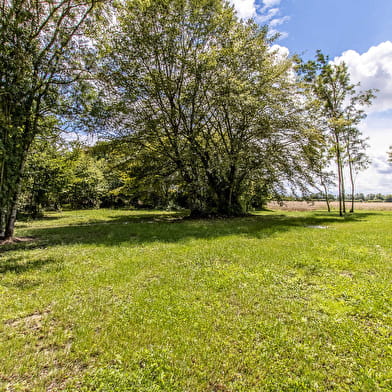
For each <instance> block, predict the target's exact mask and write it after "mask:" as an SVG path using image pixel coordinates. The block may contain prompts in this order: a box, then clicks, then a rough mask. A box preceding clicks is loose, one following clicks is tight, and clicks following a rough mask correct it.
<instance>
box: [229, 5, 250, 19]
mask: <svg viewBox="0 0 392 392" xmlns="http://www.w3.org/2000/svg"><path fill="white" fill-rule="evenodd" d="M230 3H231V4H233V5H234V8H235V9H236V11H237V13H238V16H239V17H240V18H243V19H248V18H253V17H254V16H256V4H255V0H230Z"/></svg>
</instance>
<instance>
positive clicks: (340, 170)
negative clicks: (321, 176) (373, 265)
mask: <svg viewBox="0 0 392 392" xmlns="http://www.w3.org/2000/svg"><path fill="white" fill-rule="evenodd" d="M298 71H299V74H300V75H301V77H302V81H303V86H304V89H305V91H307V93H308V97H309V99H310V100H311V103H312V105H313V106H314V108H316V109H317V110H318V112H319V115H320V118H321V119H322V120H323V126H322V128H323V130H324V134H325V140H326V142H327V146H328V148H329V149H330V151H331V152H332V153H333V155H334V157H335V164H336V168H337V178H338V191H339V214H340V215H343V214H344V213H345V212H346V207H345V182H344V166H345V165H346V164H347V162H348V165H349V169H350V179H351V183H352V195H354V179H353V171H354V165H355V169H356V170H359V169H362V168H363V167H365V166H366V163H365V162H366V161H367V158H366V155H365V154H364V151H363V148H364V147H365V142H364V140H363V139H361V133H360V132H359V130H358V129H357V128H356V127H357V125H358V123H359V122H360V121H361V120H362V119H363V118H364V117H365V116H366V115H365V112H364V111H363V109H362V108H363V106H364V105H370V104H371V101H372V99H373V98H374V90H367V91H359V92H358V91H357V87H358V86H359V84H358V85H353V84H351V82H350V74H349V72H348V68H347V66H346V64H345V63H340V64H333V63H331V62H330V61H329V58H328V56H325V55H324V54H322V53H321V52H320V51H318V52H317V55H316V60H315V61H308V62H307V63H301V64H300V65H299V67H298ZM353 205H354V204H353V203H352V211H353V210H354V207H353Z"/></svg>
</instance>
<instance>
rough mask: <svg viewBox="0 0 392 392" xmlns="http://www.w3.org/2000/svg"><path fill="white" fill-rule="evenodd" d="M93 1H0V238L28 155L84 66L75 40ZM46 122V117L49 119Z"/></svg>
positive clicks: (9, 223) (12, 214) (11, 219)
mask: <svg viewBox="0 0 392 392" xmlns="http://www.w3.org/2000/svg"><path fill="white" fill-rule="evenodd" d="M94 5H95V0H92V1H79V0H72V1H63V0H59V1H36V0H34V1H28V0H21V1H8V0H1V2H0V20H1V25H0V237H6V238H9V237H12V234H13V230H14V224H15V218H16V208H17V203H18V197H19V193H20V191H21V186H22V176H23V171H24V165H25V162H26V159H27V156H28V152H29V151H30V148H31V146H32V144H33V142H34V139H35V138H36V137H37V136H38V135H43V134H45V132H46V125H47V119H48V117H49V116H50V115H56V114H58V113H59V106H61V99H60V96H61V90H62V87H64V86H66V85H68V84H71V83H72V82H73V81H74V78H75V70H76V69H77V71H76V72H77V74H79V76H80V74H81V72H82V69H83V68H84V66H83V65H82V64H80V62H78V61H77V60H76V58H77V54H78V53H80V51H81V50H82V49H83V46H85V42H83V39H82V38H81V36H78V37H77V38H75V36H76V34H77V33H79V32H80V28H81V26H82V25H83V23H84V22H85V21H86V19H87V17H88V15H89V14H90V12H91V11H92V9H93V7H94ZM49 118H50V117H49Z"/></svg>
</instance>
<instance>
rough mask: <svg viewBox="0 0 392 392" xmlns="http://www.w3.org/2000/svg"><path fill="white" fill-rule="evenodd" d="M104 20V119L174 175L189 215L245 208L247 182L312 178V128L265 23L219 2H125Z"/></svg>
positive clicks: (135, 150)
mask: <svg viewBox="0 0 392 392" xmlns="http://www.w3.org/2000/svg"><path fill="white" fill-rule="evenodd" d="M111 23H112V26H111V29H112V31H115V33H114V34H113V35H112V36H110V37H105V39H104V40H102V41H101V55H102V58H101V64H100V66H101V73H100V82H101V83H102V86H103V89H102V94H101V97H104V98H105V99H106V102H105V99H104V102H103V105H104V104H105V103H106V105H109V106H111V108H110V109H111V111H110V110H109V109H108V112H107V113H110V116H103V117H104V118H103V119H104V120H106V121H104V125H105V126H106V129H107V130H110V131H111V134H112V136H113V135H114V136H115V137H116V138H122V139H123V140H126V141H128V142H129V143H130V144H132V146H133V147H132V149H130V150H131V151H132V154H134V156H135V158H136V159H139V160H141V161H144V162H146V166H148V167H149V169H151V171H152V172H154V171H155V174H156V173H161V174H162V173H165V175H166V176H171V178H173V179H175V180H176V181H178V182H177V184H178V186H179V187H181V189H182V191H183V193H184V194H185V195H187V205H188V207H189V208H190V209H191V211H192V214H193V215H214V214H218V215H238V214H242V213H243V204H244V203H243V201H244V200H243V199H244V197H245V195H246V192H247V189H248V188H249V186H250V185H251V184H253V183H258V184H262V185H263V186H264V185H265V184H268V188H269V189H271V188H274V187H279V186H280V185H282V184H283V183H286V184H288V183H292V184H295V186H298V185H304V182H306V180H308V179H309V177H310V174H311V173H310V171H309V167H310V162H311V159H310V157H311V153H312V143H311V139H312V138H313V136H314V134H313V133H312V132H307V131H306V130H307V125H306V121H305V117H304V116H303V113H302V111H301V108H300V106H299V103H300V102H301V100H299V99H297V98H298V97H297V95H296V94H297V93H296V86H295V85H294V83H293V78H292V75H291V73H290V69H291V63H290V61H288V60H287V59H283V58H280V57H279V56H278V54H277V53H276V52H274V51H273V50H271V41H270V40H269V39H268V38H267V31H266V30H265V29H261V28H260V27H258V26H257V25H256V24H254V23H253V22H249V23H246V24H245V23H241V22H240V21H238V19H237V18H236V16H235V13H234V11H233V9H232V8H231V7H229V6H228V5H227V3H226V2H223V1H220V0H197V1H196V0H170V1H169V0H152V1H147V2H146V1H139V0H134V1H128V2H125V3H124V4H123V5H122V6H121V7H120V8H119V10H118V14H117V18H112V19H111ZM116 23H117V24H116ZM96 85H97V84H96ZM106 107H108V106H106ZM100 114H101V115H102V110H100ZM140 157H143V159H140ZM147 157H148V158H147Z"/></svg>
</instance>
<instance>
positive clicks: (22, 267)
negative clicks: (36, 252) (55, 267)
mask: <svg viewBox="0 0 392 392" xmlns="http://www.w3.org/2000/svg"><path fill="white" fill-rule="evenodd" d="M53 263H58V261H56V260H55V259H51V258H49V259H38V260H31V261H30V260H29V261H24V260H23V259H22V258H20V257H11V258H7V259H6V260H1V259H0V274H4V273H6V272H13V273H15V274H22V273H24V272H27V271H32V270H37V269H41V268H42V267H44V266H46V265H49V264H53Z"/></svg>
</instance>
